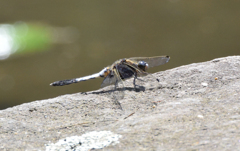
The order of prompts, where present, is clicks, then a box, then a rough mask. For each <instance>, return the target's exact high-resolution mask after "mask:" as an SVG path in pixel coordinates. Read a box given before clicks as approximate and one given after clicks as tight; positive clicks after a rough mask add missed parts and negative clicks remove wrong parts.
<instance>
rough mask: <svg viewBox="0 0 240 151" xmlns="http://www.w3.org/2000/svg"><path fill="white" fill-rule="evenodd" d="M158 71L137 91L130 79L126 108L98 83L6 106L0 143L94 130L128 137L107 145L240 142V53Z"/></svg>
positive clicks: (17, 146)
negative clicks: (95, 86) (97, 87)
mask: <svg viewBox="0 0 240 151" xmlns="http://www.w3.org/2000/svg"><path fill="white" fill-rule="evenodd" d="M173 60H174V59H172V60H171V61H173ZM154 76H155V77H157V78H159V79H160V82H159V83H158V82H156V80H155V79H154V78H153V77H152V76H147V77H144V80H145V81H147V82H145V83H144V85H143V87H142V88H141V89H139V90H138V91H134V89H133V88H132V79H130V80H128V81H126V83H127V84H126V85H127V88H126V90H125V97H124V99H122V100H119V102H120V103H121V107H122V109H120V107H119V104H116V103H115V102H114V101H113V100H111V99H109V97H107V93H105V91H104V89H100V90H97V91H93V92H87V94H85V93H77V94H71V95H63V96H59V97H57V98H53V99H48V100H41V101H35V102H32V103H26V104H22V105H19V106H15V107H12V108H8V109H5V110H2V111H0V150H29V151H30V150H31V151H32V150H45V149H46V147H45V144H49V143H56V142H58V141H59V140H60V139H64V138H67V137H71V136H81V135H83V134H85V133H88V132H92V131H111V132H113V133H114V134H117V135H121V136H122V137H121V138H119V143H117V144H115V145H109V146H106V147H105V148H104V149H102V150H148V151H149V150H171V149H172V150H239V149H240V110H239V109H240V56H231V57H225V58H219V59H214V60H212V61H208V62H203V63H194V64H190V65H186V66H181V67H178V68H174V69H170V70H167V71H162V72H158V73H156V74H154Z"/></svg>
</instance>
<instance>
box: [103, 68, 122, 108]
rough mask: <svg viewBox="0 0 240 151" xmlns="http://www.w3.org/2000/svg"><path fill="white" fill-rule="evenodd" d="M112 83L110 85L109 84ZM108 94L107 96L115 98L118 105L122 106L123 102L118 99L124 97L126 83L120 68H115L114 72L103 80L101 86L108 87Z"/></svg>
mask: <svg viewBox="0 0 240 151" xmlns="http://www.w3.org/2000/svg"><path fill="white" fill-rule="evenodd" d="M109 85H110V86H109ZM106 86H109V87H107V88H106V92H107V93H106V94H107V97H109V98H111V99H113V101H114V102H115V104H116V105H118V106H119V108H122V107H121V104H120V103H119V101H118V100H121V99H123V98H124V90H125V88H124V83H123V81H122V79H121V77H120V75H119V72H118V70H116V69H113V71H112V73H110V74H109V75H108V76H107V77H106V78H105V79H104V80H103V82H102V84H101V87H106Z"/></svg>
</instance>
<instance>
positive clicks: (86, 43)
mask: <svg viewBox="0 0 240 151" xmlns="http://www.w3.org/2000/svg"><path fill="white" fill-rule="evenodd" d="M0 24H2V25H4V27H9V28H7V29H11V30H10V31H11V32H10V36H7V37H8V39H10V40H5V41H8V42H9V43H10V44H12V45H11V47H10V48H11V55H10V57H5V58H4V59H2V60H0V109H4V108H7V107H11V106H14V105H18V104H22V103H25V102H31V101H35V100H41V99H48V98H52V97H56V96H59V95H64V94H71V93H77V92H86V91H91V90H96V89H98V88H99V87H100V84H101V81H102V79H96V80H90V81H86V82H82V83H78V84H73V85H69V86H64V87H51V86H49V84H50V83H51V82H53V81H57V80H63V79H70V78H76V77H81V76H85V75H89V74H93V73H95V72H98V71H100V70H101V69H102V68H104V67H105V66H107V65H110V64H112V63H113V62H114V61H115V60H118V59H121V58H128V57H137V56H143V57H144V56H146V57H147V56H158V55H169V56H170V57H171V60H170V62H169V63H168V64H166V65H164V66H160V67H156V68H153V69H150V70H149V72H151V73H153V72H157V71H160V70H167V69H171V68H174V67H178V66H181V65H186V64H190V63H196V62H203V61H208V60H211V59H214V58H218V57H225V56H231V55H239V54H240V42H239V39H240V1H226V0H211V1H202V0H194V1H189V0H163V1H159V0H156V1H146V0H122V1H112V0H101V1H99V0H91V1H81V0H73V1H66V0H57V1H56V0H55V1H49V0H41V1H32V0H25V1H16V0H7V1H3V0H1V1H0ZM2 27H3V26H2ZM3 29H4V30H3ZM1 30H2V32H1ZM6 31H7V30H6V28H2V29H1V28H0V36H1V33H5V34H6V33H9V32H6ZM5 37H6V36H5ZM9 37H10V38H9ZM2 39H4V38H2ZM5 39H6V38H5ZM1 41H2V43H1ZM3 42H4V40H1V39H0V55H1V49H2V50H4V49H5V48H6V47H4V48H1V45H2V46H3V45H4V44H3ZM7 48H9V47H7ZM8 50H10V49H8ZM4 51H5V50H4ZM15 52H16V53H15ZM160 80H161V79H160Z"/></svg>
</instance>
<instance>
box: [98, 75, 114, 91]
mask: <svg viewBox="0 0 240 151" xmlns="http://www.w3.org/2000/svg"><path fill="white" fill-rule="evenodd" d="M116 81H117V78H116V76H114V75H112V74H108V76H107V77H106V78H105V79H104V80H103V82H102V84H101V88H103V87H106V86H109V85H112V84H115V83H116Z"/></svg>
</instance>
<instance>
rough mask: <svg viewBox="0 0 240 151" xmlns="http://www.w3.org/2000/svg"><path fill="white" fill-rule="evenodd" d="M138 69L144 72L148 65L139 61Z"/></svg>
mask: <svg viewBox="0 0 240 151" xmlns="http://www.w3.org/2000/svg"><path fill="white" fill-rule="evenodd" d="M138 67H139V68H140V69H142V70H143V71H146V70H147V69H148V64H147V63H146V62H145V61H139V62H138Z"/></svg>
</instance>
